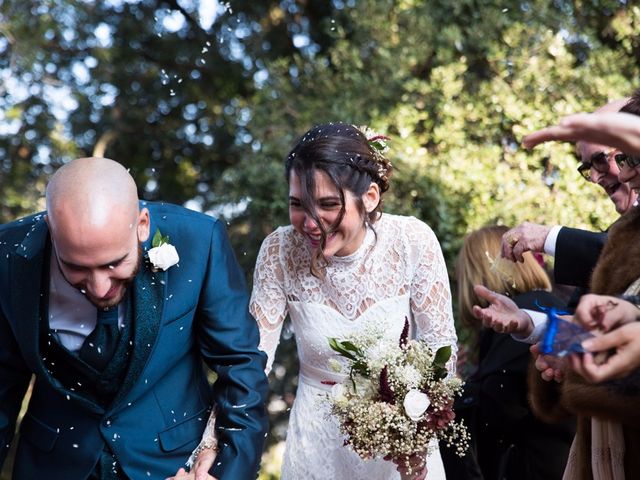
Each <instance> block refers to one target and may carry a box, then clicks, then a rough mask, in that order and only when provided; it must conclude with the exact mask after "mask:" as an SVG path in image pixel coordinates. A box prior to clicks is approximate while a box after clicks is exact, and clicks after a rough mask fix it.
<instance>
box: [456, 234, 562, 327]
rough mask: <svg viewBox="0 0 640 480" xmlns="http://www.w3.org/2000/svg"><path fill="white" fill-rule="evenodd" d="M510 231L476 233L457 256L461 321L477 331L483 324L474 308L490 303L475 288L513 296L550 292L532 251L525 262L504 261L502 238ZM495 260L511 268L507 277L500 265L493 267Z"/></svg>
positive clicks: (549, 287) (549, 285)
mask: <svg viewBox="0 0 640 480" xmlns="http://www.w3.org/2000/svg"><path fill="white" fill-rule="evenodd" d="M507 230H509V229H508V228H507V227H505V226H498V225H493V226H487V227H483V228H480V229H478V230H475V231H473V232H471V233H469V234H468V235H467V236H466V237H465V239H464V244H463V245H462V248H461V249H460V253H459V254H458V261H457V264H456V276H457V280H458V310H459V314H460V320H461V321H462V322H463V323H464V324H465V325H467V326H470V327H473V328H474V329H477V328H479V326H480V325H479V323H478V320H477V319H476V318H475V317H474V316H473V314H472V307H473V306H474V305H480V306H481V307H486V306H487V302H485V301H484V300H482V299H480V298H478V297H477V296H476V294H475V293H474V291H473V286H474V285H478V284H479V285H484V286H485V287H487V288H489V289H491V290H493V291H494V292H498V293H502V294H505V295H508V296H510V297H514V296H515V295H518V294H520V293H524V292H528V291H531V290H547V291H549V290H551V282H550V280H549V276H548V275H547V273H546V272H545V270H544V268H542V266H540V264H539V263H538V261H537V260H536V259H535V258H534V256H533V255H532V254H531V253H530V252H526V253H525V254H524V255H523V256H524V262H523V263H519V262H518V263H513V262H511V261H510V260H506V259H501V257H500V245H501V240H502V235H504V233H505V232H506V231H507ZM494 259H496V260H497V261H498V262H499V263H501V264H506V265H507V266H508V278H507V275H505V273H501V272H500V267H499V265H494V263H493V262H492V261H493V260H494ZM505 262H508V263H505ZM496 267H497V268H496Z"/></svg>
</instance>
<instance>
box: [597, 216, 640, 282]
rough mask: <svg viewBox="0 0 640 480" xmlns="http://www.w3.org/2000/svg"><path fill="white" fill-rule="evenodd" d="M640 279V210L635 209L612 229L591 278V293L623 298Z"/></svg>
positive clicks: (619, 220) (621, 218)
mask: <svg viewBox="0 0 640 480" xmlns="http://www.w3.org/2000/svg"><path fill="white" fill-rule="evenodd" d="M638 277H640V207H634V208H632V209H631V210H630V211H629V212H627V213H626V214H624V215H623V216H622V217H620V218H619V219H618V220H617V221H616V222H615V223H614V224H613V225H612V226H611V228H610V229H609V236H608V238H607V242H606V243H605V246H604V248H603V249H602V253H601V254H600V258H598V263H596V266H595V268H594V270H593V275H592V276H591V289H590V291H591V293H597V294H600V295H621V294H623V293H625V291H626V290H627V288H628V287H629V286H630V285H631V284H632V283H633V282H634V281H635V280H636V279H638Z"/></svg>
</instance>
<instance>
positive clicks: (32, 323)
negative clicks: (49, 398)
mask: <svg viewBox="0 0 640 480" xmlns="http://www.w3.org/2000/svg"><path fill="white" fill-rule="evenodd" d="M50 258H51V241H50V239H49V230H48V228H47V225H46V223H45V221H44V218H43V217H41V216H37V217H34V225H33V228H32V229H31V231H30V232H29V234H28V235H27V236H26V237H25V239H24V240H23V242H22V243H21V244H20V245H19V246H18V247H17V249H16V255H15V256H13V257H12V260H11V275H12V276H13V279H14V285H15V289H14V291H13V292H11V293H12V309H13V314H14V315H13V316H14V318H15V319H16V337H17V339H18V342H19V343H20V346H21V349H22V351H23V355H24V358H25V361H26V362H27V364H28V365H29V367H30V368H31V371H32V372H34V373H35V375H36V376H37V377H39V378H42V379H46V381H47V382H48V383H49V384H50V385H51V386H52V387H53V388H54V389H55V390H57V391H59V392H61V393H63V394H66V395H67V397H68V398H71V397H73V398H74V400H76V401H77V402H78V403H80V404H82V405H83V406H84V407H85V408H87V409H88V410H90V411H93V412H96V413H103V411H104V410H103V409H102V408H101V407H100V406H98V405H96V404H94V403H92V402H90V401H88V400H87V399H85V398H84V397H82V396H80V395H78V394H77V393H75V392H72V391H70V390H67V389H65V388H63V387H62V385H60V382H58V381H57V380H56V379H55V378H53V377H52V376H51V374H50V373H49V372H48V371H47V369H46V368H45V365H44V362H43V361H42V354H41V351H40V331H41V328H40V324H41V321H46V319H44V320H43V319H42V316H43V314H44V315H46V314H47V312H48V309H47V306H46V305H45V304H44V302H43V299H45V300H46V299H48V296H49V295H48V292H49V283H48V282H49V261H50Z"/></svg>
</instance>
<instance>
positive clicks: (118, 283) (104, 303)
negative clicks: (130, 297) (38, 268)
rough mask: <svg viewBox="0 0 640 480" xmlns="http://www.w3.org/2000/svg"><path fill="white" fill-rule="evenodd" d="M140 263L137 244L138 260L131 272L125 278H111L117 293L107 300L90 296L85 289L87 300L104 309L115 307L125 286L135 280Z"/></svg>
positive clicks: (140, 251)
mask: <svg viewBox="0 0 640 480" xmlns="http://www.w3.org/2000/svg"><path fill="white" fill-rule="evenodd" d="M140 265H142V246H141V245H140V244H138V261H137V262H136V266H135V268H134V269H133V271H132V272H131V274H130V275H129V276H128V277H126V278H116V279H112V280H111V281H112V284H111V288H114V287H115V288H118V289H119V291H118V293H117V295H116V296H115V297H112V298H109V299H108V300H102V299H100V298H96V297H94V296H92V295H91V294H89V292H88V291H87V292H86V293H85V297H87V300H89V301H90V302H91V303H92V304H93V305H95V306H96V307H97V308H102V309H105V308H111V307H115V306H116V305H118V304H119V303H120V302H121V301H122V299H123V298H124V296H125V294H126V293H127V287H128V286H129V285H131V284H132V283H133V281H134V280H135V278H136V275H137V274H138V272H139V271H140ZM74 287H76V288H77V289H78V290H80V291H82V289H83V288H82V286H80V285H74Z"/></svg>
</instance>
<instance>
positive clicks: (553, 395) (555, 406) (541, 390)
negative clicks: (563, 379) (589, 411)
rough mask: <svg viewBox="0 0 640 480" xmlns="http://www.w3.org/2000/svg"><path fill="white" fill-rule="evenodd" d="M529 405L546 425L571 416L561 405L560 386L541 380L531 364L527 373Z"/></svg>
mask: <svg viewBox="0 0 640 480" xmlns="http://www.w3.org/2000/svg"><path fill="white" fill-rule="evenodd" d="M528 383H529V403H530V404H531V410H533V414H534V415H535V416H536V417H538V418H539V419H540V420H542V421H543V422H546V423H559V422H562V421H564V420H566V419H567V418H568V417H570V416H571V415H572V413H571V412H570V411H568V410H567V409H566V408H565V407H564V405H563V403H562V384H560V383H557V382H554V381H551V382H547V381H544V380H542V377H540V372H539V371H538V370H537V369H536V367H535V366H534V363H533V362H531V363H530V365H529V373H528Z"/></svg>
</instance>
